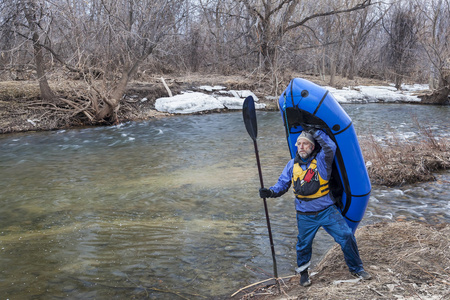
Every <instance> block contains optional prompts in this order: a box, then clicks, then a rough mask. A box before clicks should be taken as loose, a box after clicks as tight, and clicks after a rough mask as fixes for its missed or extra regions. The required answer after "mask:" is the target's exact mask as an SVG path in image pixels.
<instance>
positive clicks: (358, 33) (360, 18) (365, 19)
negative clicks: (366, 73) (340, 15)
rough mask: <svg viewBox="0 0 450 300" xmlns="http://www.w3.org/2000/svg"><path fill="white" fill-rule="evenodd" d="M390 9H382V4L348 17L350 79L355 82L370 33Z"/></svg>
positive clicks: (353, 13)
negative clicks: (359, 61)
mask: <svg viewBox="0 0 450 300" xmlns="http://www.w3.org/2000/svg"><path fill="white" fill-rule="evenodd" d="M389 7H390V6H388V7H387V8H386V7H380V4H379V5H377V6H374V5H372V6H371V7H368V8H367V9H364V10H358V11H355V12H352V13H350V14H349V15H348V17H347V19H346V21H347V24H346V28H347V30H346V33H347V36H348V37H347V41H348V45H349V46H350V49H351V53H350V55H348V75H347V77H348V79H351V80H353V79H354V77H355V75H356V74H357V71H358V66H357V65H358V64H357V61H358V59H360V58H361V56H360V52H361V51H362V50H363V48H364V46H365V45H366V44H367V43H366V42H367V39H368V38H369V37H370V32H371V31H372V29H373V28H374V27H375V26H376V25H377V24H378V23H379V22H380V21H381V20H382V19H383V17H384V16H385V14H386V13H387V11H388V10H389Z"/></svg>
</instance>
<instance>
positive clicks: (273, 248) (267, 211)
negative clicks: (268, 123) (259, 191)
mask: <svg viewBox="0 0 450 300" xmlns="http://www.w3.org/2000/svg"><path fill="white" fill-rule="evenodd" d="M253 145H254V146H255V156H256V164H257V165H258V173H259V181H260V183H261V188H264V181H263V176H262V171H261V163H260V161H259V151H258V143H257V142H256V139H253ZM263 202H264V211H265V212H266V222H267V230H268V231H269V240H270V249H271V250H272V259H273V275H274V277H275V279H277V278H278V271H277V260H276V258H275V247H274V245H273V238H272V228H271V227H270V219H269V210H268V209H267V201H266V198H263Z"/></svg>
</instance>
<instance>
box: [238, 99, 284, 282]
mask: <svg viewBox="0 0 450 300" xmlns="http://www.w3.org/2000/svg"><path fill="white" fill-rule="evenodd" d="M242 112H243V115H244V123H245V128H246V129H247V132H248V134H249V135H250V137H251V138H252V140H253V145H254V146H255V155H256V163H257V165H258V173H259V181H260V183H261V188H264V182H263V177H262V172H261V163H260V162H259V152H258V144H257V142H256V136H257V135H258V128H257V124H256V112H255V101H254V100H253V97H252V96H248V97H247V98H245V100H244V104H243V106H242ZM263 201H264V210H265V212H266V221H267V230H268V231H269V240H270V248H271V250H272V259H273V274H274V276H275V279H276V280H277V281H278V271H277V260H276V259H275V247H274V245H273V239H272V229H271V228H270V219H269V211H268V210H267V201H266V198H263Z"/></svg>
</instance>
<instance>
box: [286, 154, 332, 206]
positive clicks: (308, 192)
mask: <svg viewBox="0 0 450 300" xmlns="http://www.w3.org/2000/svg"><path fill="white" fill-rule="evenodd" d="M292 182H293V186H294V194H295V196H296V197H297V198H298V199H301V200H303V201H311V200H314V199H317V198H320V197H322V196H325V195H326V194H328V193H329V192H330V186H329V184H328V180H325V179H323V178H322V177H321V176H320V174H319V172H318V171H317V160H316V159H315V158H314V159H313V160H312V161H311V163H310V165H309V167H308V168H307V169H306V170H303V169H302V167H301V166H300V164H299V163H295V164H294V169H293V171H292Z"/></svg>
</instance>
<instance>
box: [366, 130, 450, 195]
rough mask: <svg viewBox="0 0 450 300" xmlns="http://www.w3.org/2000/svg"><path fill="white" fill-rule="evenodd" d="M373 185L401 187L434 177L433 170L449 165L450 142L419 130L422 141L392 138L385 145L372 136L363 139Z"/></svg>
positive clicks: (384, 142) (447, 167)
mask: <svg viewBox="0 0 450 300" xmlns="http://www.w3.org/2000/svg"><path fill="white" fill-rule="evenodd" d="M361 148H362V151H363V155H364V158H365V161H366V166H367V170H368V172H369V177H370V179H371V181H372V183H373V184H380V185H386V186H398V185H403V184H410V183H415V182H421V181H432V180H435V177H434V175H433V173H434V172H436V171H439V170H446V169H449V168H450V143H449V140H448V139H447V138H441V139H437V138H436V137H434V136H433V135H432V133H431V131H429V130H426V129H422V128H421V130H420V140H418V141H417V140H415V141H407V140H402V141H400V140H390V141H383V144H382V143H380V142H379V141H376V140H375V138H374V136H373V135H371V136H369V138H367V139H362V140H361Z"/></svg>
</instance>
